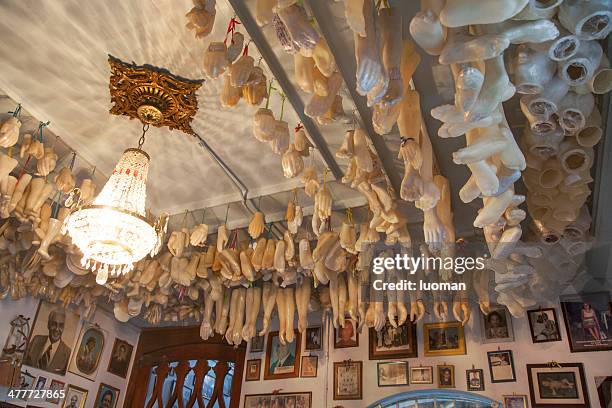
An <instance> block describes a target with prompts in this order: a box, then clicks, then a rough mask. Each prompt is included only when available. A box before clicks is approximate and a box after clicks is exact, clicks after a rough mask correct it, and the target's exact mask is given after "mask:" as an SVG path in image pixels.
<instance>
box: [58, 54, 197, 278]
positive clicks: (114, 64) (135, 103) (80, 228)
mask: <svg viewBox="0 0 612 408" xmlns="http://www.w3.org/2000/svg"><path fill="white" fill-rule="evenodd" d="M108 61H109V64H110V68H111V76H110V94H111V102H112V103H114V105H113V106H112V107H111V110H110V112H111V113H112V114H115V115H126V116H129V117H130V119H133V118H137V119H139V120H140V121H141V122H142V124H143V127H142V136H141V137H140V140H139V142H138V147H137V148H130V149H127V150H125V151H124V152H123V155H122V156H121V158H120V159H119V162H118V163H117V165H116V166H115V168H114V170H113V172H112V174H111V176H110V178H109V179H108V181H107V182H106V184H105V185H104V188H103V189H102V191H101V192H100V194H99V195H98V196H97V197H96V199H95V200H94V201H93V203H92V204H88V205H83V204H82V203H80V202H79V198H78V191H75V192H74V193H73V194H72V195H71V198H69V200H67V206H70V204H74V206H75V211H74V212H73V213H72V214H71V215H70V216H69V217H68V218H67V219H66V223H65V225H64V227H65V229H66V230H67V231H68V233H69V234H70V236H71V238H72V242H73V243H74V244H75V245H76V246H77V247H78V248H79V249H80V250H81V252H82V253H83V258H82V259H81V264H82V265H83V266H84V267H86V268H88V269H92V270H93V271H94V272H95V273H96V282H97V283H98V284H100V285H103V284H105V283H106V281H107V279H108V278H109V276H110V277H116V276H120V275H122V274H125V273H127V272H129V271H130V270H132V269H133V267H134V263H136V262H138V261H139V260H141V259H143V258H144V257H145V256H147V255H148V254H151V255H152V256H153V255H155V254H156V253H157V252H158V251H159V249H160V248H161V244H162V242H163V234H164V232H165V228H166V225H165V224H166V223H167V216H162V217H160V218H159V219H157V221H156V222H153V221H152V219H151V218H150V217H147V215H146V209H145V202H146V194H147V193H146V189H147V186H146V183H147V176H148V173H149V161H150V158H149V155H148V154H147V153H146V152H145V151H144V150H142V145H143V144H144V142H145V133H146V132H147V130H148V129H149V125H153V126H158V127H162V126H167V127H169V128H170V129H178V130H181V131H183V132H185V133H188V134H191V135H192V134H194V132H193V130H192V129H191V126H190V122H191V119H192V118H193V116H194V115H195V113H196V112H197V97H196V94H195V91H196V90H197V89H198V88H199V87H200V86H201V84H202V81H193V80H187V79H184V78H180V77H178V76H175V75H173V74H171V73H169V72H168V71H166V70H163V69H159V68H155V67H151V66H149V65H143V66H137V65H134V64H127V63H125V62H122V61H120V60H118V59H117V58H114V57H112V56H109V59H108Z"/></svg>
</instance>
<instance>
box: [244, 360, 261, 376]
mask: <svg viewBox="0 0 612 408" xmlns="http://www.w3.org/2000/svg"><path fill="white" fill-rule="evenodd" d="M260 378H261V359H259V358H258V359H256V360H247V362H246V374H245V376H244V381H259V379H260Z"/></svg>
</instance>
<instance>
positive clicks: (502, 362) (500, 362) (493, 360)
mask: <svg viewBox="0 0 612 408" xmlns="http://www.w3.org/2000/svg"><path fill="white" fill-rule="evenodd" d="M487 361H488V362H489V373H490V374H491V382H492V383H501V382H512V381H516V373H515V371H514V359H513V358H512V350H497V351H489V352H487Z"/></svg>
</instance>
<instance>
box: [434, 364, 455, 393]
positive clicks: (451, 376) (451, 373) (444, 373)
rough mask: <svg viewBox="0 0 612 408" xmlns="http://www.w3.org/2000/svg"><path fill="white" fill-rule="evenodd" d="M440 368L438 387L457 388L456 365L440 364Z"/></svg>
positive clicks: (438, 367)
mask: <svg viewBox="0 0 612 408" xmlns="http://www.w3.org/2000/svg"><path fill="white" fill-rule="evenodd" d="M436 368H437V369H438V388H455V366H454V365H439V366H437V367H436Z"/></svg>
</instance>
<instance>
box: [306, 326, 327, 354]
mask: <svg viewBox="0 0 612 408" xmlns="http://www.w3.org/2000/svg"><path fill="white" fill-rule="evenodd" d="M322 339H323V328H322V327H321V326H314V327H307V328H306V344H305V346H304V350H307V351H318V350H321V349H322Z"/></svg>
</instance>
